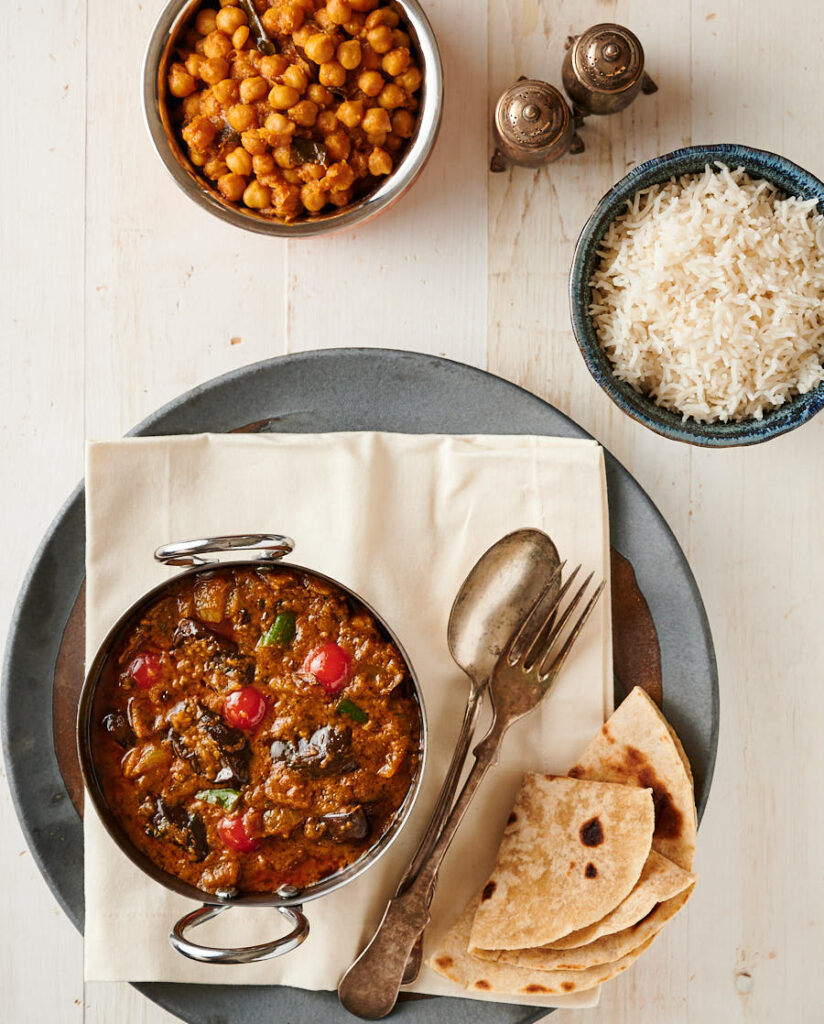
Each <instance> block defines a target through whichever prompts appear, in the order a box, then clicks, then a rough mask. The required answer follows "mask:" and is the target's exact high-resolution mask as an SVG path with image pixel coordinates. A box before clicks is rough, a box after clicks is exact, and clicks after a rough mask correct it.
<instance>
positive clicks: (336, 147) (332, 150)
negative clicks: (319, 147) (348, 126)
mask: <svg viewBox="0 0 824 1024" xmlns="http://www.w3.org/2000/svg"><path fill="white" fill-rule="evenodd" d="M323 141H324V142H325V143H326V155H327V156H328V157H329V159H330V160H345V159H346V158H347V157H348V156H349V154H350V152H351V151H352V141H351V139H350V138H349V136H348V135H347V134H346V132H344V131H342V130H341V129H338V130H337V131H336V132H332V133H331V134H330V135H327V136H326V137H325V138H324V140H323Z"/></svg>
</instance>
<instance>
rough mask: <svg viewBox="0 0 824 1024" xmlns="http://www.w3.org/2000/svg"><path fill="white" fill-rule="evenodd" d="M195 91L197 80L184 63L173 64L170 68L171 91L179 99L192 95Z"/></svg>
mask: <svg viewBox="0 0 824 1024" xmlns="http://www.w3.org/2000/svg"><path fill="white" fill-rule="evenodd" d="M194 91H195V80H194V78H192V76H191V75H190V74H189V72H188V71H187V70H186V68H185V67H184V66H183V65H182V64H172V66H171V67H170V68H169V92H170V93H171V94H172V96H176V97H177V98H178V99H179V100H182V99H184V98H185V97H186V96H191V94H192V93H193V92H194Z"/></svg>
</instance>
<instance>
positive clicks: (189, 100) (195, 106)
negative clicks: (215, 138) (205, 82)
mask: <svg viewBox="0 0 824 1024" xmlns="http://www.w3.org/2000/svg"><path fill="white" fill-rule="evenodd" d="M199 113H200V94H199V93H196V92H195V93H192V95H191V96H187V97H186V99H185V100H184V101H183V116H184V117H185V118H186V120H187V121H191V120H192V118H193V117H197V115H198V114H199Z"/></svg>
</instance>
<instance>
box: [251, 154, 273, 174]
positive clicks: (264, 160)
mask: <svg viewBox="0 0 824 1024" xmlns="http://www.w3.org/2000/svg"><path fill="white" fill-rule="evenodd" d="M252 166H253V167H254V170H255V174H256V175H257V176H258V177H260V176H261V175H263V174H271V173H272V172H273V171H274V169H275V158H274V157H273V156H272V154H271V153H261V154H259V156H256V157H253V158H252Z"/></svg>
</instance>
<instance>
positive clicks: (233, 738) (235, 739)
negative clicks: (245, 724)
mask: <svg viewBox="0 0 824 1024" xmlns="http://www.w3.org/2000/svg"><path fill="white" fill-rule="evenodd" d="M198 722H199V724H200V725H202V726H203V729H204V731H205V732H206V734H207V736H211V738H212V739H213V740H214V741H215V743H216V744H217V745H218V746H219V747H220V749H221V750H222V751H225V750H240V749H241V748H242V747H245V746H246V737H245V736H244V735H243V733H242V732H241V731H240V729H233V728H232V727H231V725H227V724H226V722H224V720H223V719H222V718H221V717H220V715H216V714H215V713H214V711H209V709H208V708H204V707H203V706H202V705H201V708H200V717H199V719H198Z"/></svg>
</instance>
